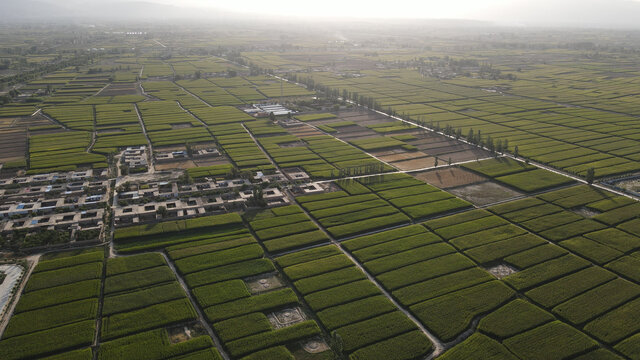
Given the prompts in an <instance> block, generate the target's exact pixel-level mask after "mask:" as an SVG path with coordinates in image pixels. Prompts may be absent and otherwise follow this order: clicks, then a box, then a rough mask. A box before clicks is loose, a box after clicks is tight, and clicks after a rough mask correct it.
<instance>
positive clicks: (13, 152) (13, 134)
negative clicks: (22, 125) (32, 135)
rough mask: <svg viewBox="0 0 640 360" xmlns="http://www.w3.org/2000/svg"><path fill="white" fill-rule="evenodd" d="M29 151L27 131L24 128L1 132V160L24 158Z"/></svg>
mask: <svg viewBox="0 0 640 360" xmlns="http://www.w3.org/2000/svg"><path fill="white" fill-rule="evenodd" d="M26 151H27V132H26V131H25V130H23V129H16V130H6V131H2V132H0V162H2V163H4V162H8V161H15V160H21V159H24V157H25V154H26Z"/></svg>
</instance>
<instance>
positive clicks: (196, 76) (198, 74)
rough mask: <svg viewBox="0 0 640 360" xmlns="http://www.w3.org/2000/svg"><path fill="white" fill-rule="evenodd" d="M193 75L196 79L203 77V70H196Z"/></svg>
mask: <svg viewBox="0 0 640 360" xmlns="http://www.w3.org/2000/svg"><path fill="white" fill-rule="evenodd" d="M193 77H194V78H196V79H200V78H201V77H202V72H200V70H196V72H195V73H194V74H193Z"/></svg>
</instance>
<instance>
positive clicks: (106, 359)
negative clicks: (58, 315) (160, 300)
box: [98, 329, 222, 360]
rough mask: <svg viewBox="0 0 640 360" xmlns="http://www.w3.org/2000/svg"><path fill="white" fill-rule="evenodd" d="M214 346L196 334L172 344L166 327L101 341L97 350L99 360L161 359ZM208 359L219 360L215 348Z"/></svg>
mask: <svg viewBox="0 0 640 360" xmlns="http://www.w3.org/2000/svg"><path fill="white" fill-rule="evenodd" d="M212 346H214V344H213V341H212V340H211V338H210V337H209V336H197V337H194V338H191V339H189V340H187V341H184V342H180V343H177V344H172V343H171V342H170V340H169V334H168V333H167V330H166V329H156V330H151V331H147V332H141V333H138V334H134V335H131V336H127V337H123V338H119V339H115V340H111V341H103V342H101V344H100V350H99V351H98V359H99V360H117V359H126V358H132V359H133V358H135V359H145V360H162V359H169V358H175V357H177V356H179V355H182V354H189V353H193V352H195V351H198V350H203V349H209V348H211V347H212ZM210 354H211V356H210V357H209V358H208V359H214V360H220V359H221V358H222V357H221V356H220V355H219V354H218V353H217V350H211V351H210Z"/></svg>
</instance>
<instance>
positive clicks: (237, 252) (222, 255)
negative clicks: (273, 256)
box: [175, 244, 264, 274]
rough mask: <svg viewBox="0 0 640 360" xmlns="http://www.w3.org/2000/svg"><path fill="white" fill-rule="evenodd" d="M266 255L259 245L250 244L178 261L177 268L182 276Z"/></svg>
mask: <svg viewBox="0 0 640 360" xmlns="http://www.w3.org/2000/svg"><path fill="white" fill-rule="evenodd" d="M263 255H264V250H262V247H261V246H260V245H258V244H249V245H244V246H240V247H237V248H231V249H226V250H220V251H216V252H211V253H205V254H201V255H195V256H190V257H187V258H182V259H180V260H177V261H176V262H175V263H176V267H177V268H178V270H179V271H180V272H181V273H182V274H190V273H193V272H197V271H202V270H206V269H209V268H215V267H219V266H223V265H229V264H232V263H236V262H241V261H245V260H250V259H258V258H261V257H262V256H263Z"/></svg>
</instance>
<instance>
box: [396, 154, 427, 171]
mask: <svg viewBox="0 0 640 360" xmlns="http://www.w3.org/2000/svg"><path fill="white" fill-rule="evenodd" d="M435 163H436V159H435V158H434V157H422V158H419V159H412V160H404V161H396V162H392V163H390V164H391V165H393V166H395V167H397V168H398V169H400V170H417V169H425V168H429V167H433V166H434V165H435Z"/></svg>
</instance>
